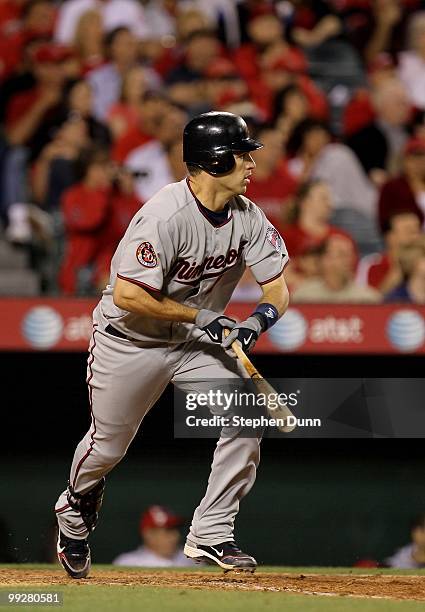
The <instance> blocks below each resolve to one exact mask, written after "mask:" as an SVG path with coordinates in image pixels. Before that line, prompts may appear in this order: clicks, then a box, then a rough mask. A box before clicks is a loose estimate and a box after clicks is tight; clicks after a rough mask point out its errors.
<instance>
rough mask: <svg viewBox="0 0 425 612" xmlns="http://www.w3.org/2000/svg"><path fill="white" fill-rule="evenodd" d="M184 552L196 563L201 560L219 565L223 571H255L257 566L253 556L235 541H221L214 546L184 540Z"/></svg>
mask: <svg viewBox="0 0 425 612" xmlns="http://www.w3.org/2000/svg"><path fill="white" fill-rule="evenodd" d="M184 554H185V555H186V557H189V559H193V560H194V561H195V562H197V563H200V562H202V561H203V562H205V563H208V564H209V565H214V564H216V565H219V566H220V567H222V568H223V569H224V571H225V572H229V571H230V570H239V571H243V572H255V570H256V567H257V561H256V560H255V559H254V557H251V556H250V555H247V554H246V553H244V552H242V551H241V549H240V548H239V547H238V546H237V545H236V544H235V542H222V543H221V544H215V545H214V546H203V545H201V544H194V543H193V542H186V545H185V547H184Z"/></svg>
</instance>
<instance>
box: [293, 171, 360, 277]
mask: <svg viewBox="0 0 425 612" xmlns="http://www.w3.org/2000/svg"><path fill="white" fill-rule="evenodd" d="M331 215H332V196H331V191H330V189H329V187H328V185H327V184H326V183H325V182H324V181H321V180H317V179H316V180H311V181H308V182H306V183H304V184H302V185H301V187H300V188H299V190H298V192H297V195H296V197H295V200H294V204H293V208H292V211H291V215H290V217H289V218H290V221H291V222H290V223H289V224H287V225H286V226H285V227H284V228H283V229H282V235H283V237H284V240H285V244H286V247H287V249H288V253H290V256H291V261H290V262H289V265H288V266H287V269H286V279H287V282H288V283H289V284H290V286H291V288H295V287H296V286H298V285H299V283H300V282H302V281H304V280H305V279H306V278H310V277H313V276H315V275H316V274H317V273H318V263H319V256H318V252H319V248H320V247H321V245H322V244H323V243H324V242H325V241H326V240H327V239H328V238H329V236H333V235H339V236H344V237H345V238H347V239H348V240H350V242H351V243H352V245H353V249H354V251H356V246H355V243H354V241H353V239H352V238H351V236H349V234H347V233H346V232H344V231H343V230H341V229H340V228H338V227H335V226H333V225H331V224H330V222H329V220H330V218H331Z"/></svg>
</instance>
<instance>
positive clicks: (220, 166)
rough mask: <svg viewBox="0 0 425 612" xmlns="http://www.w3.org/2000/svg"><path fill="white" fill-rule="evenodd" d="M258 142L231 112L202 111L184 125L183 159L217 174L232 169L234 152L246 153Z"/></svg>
mask: <svg viewBox="0 0 425 612" xmlns="http://www.w3.org/2000/svg"><path fill="white" fill-rule="evenodd" d="M262 146H263V145H262V144H261V142H257V141H256V140H254V139H253V138H250V137H249V132H248V127H247V125H246V123H245V121H244V120H243V119H242V117H238V115H234V114H233V113H220V112H211V113H203V114H202V115H198V116H197V117H194V118H193V119H192V120H191V121H189V123H188V124H187V125H186V127H185V128H184V132H183V161H185V162H186V163H187V164H190V165H192V166H198V167H199V168H201V169H202V170H205V172H208V174H212V175H213V176H217V175H220V174H227V172H230V171H231V170H233V168H234V166H235V158H234V157H233V154H234V153H236V152H243V153H248V152H249V151H255V149H260V148H261V147H262Z"/></svg>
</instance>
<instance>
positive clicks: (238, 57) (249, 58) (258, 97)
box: [234, 13, 327, 119]
mask: <svg viewBox="0 0 425 612" xmlns="http://www.w3.org/2000/svg"><path fill="white" fill-rule="evenodd" d="M248 33H249V36H250V39H251V42H249V43H246V44H244V45H242V46H241V47H240V48H239V49H238V50H237V51H236V52H235V54H234V61H235V64H236V67H237V69H238V71H239V73H240V74H241V76H242V77H243V78H244V79H245V81H246V83H247V85H248V88H249V93H250V97H251V99H252V100H253V102H254V103H255V104H256V105H257V106H258V107H259V108H260V109H261V110H262V111H263V113H264V114H265V116H266V118H267V119H271V117H272V114H273V101H274V96H275V95H276V92H278V91H280V90H281V89H282V88H284V87H286V86H287V85H290V84H294V83H295V84H297V85H298V86H299V87H300V88H301V89H302V91H303V93H304V95H306V96H307V98H308V100H309V102H310V105H311V107H312V108H314V109H315V110H314V113H315V115H316V116H321V117H324V116H326V114H327V101H326V97H325V95H324V94H323V93H322V92H321V91H320V90H319V89H318V88H317V87H316V86H315V85H314V83H313V81H312V80H311V79H310V78H309V77H307V76H306V74H305V73H306V71H307V61H306V58H305V56H304V54H303V52H302V51H300V50H299V49H297V48H296V47H294V46H291V45H289V44H288V42H287V41H286V40H285V37H284V32H283V26H282V24H281V22H280V21H279V19H278V17H276V16H275V15H273V14H272V13H266V14H262V15H258V16H256V17H255V18H253V19H252V20H251V21H250V22H249V24H248Z"/></svg>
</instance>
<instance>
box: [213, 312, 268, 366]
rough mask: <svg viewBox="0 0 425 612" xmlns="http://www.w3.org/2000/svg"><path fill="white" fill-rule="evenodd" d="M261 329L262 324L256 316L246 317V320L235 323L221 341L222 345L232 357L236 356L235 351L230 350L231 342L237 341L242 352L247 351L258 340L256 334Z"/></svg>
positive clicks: (259, 332) (258, 333)
mask: <svg viewBox="0 0 425 612" xmlns="http://www.w3.org/2000/svg"><path fill="white" fill-rule="evenodd" d="M262 331H263V325H262V324H261V322H260V320H259V319H258V318H257V317H256V316H251V317H248V318H247V320H246V321H242V323H238V324H237V325H235V326H234V327H233V329H232V331H231V332H230V334H229V335H228V336H227V338H225V339H224V341H223V342H222V345H221V346H222V347H223V348H224V350H225V351H226V353H228V354H229V355H231V356H232V357H236V355H235V352H234V351H233V350H232V344H233V342H235V340H236V341H237V342H239V344H240V345H241V347H242V350H243V351H244V353H249V351H250V350H252V349H253V348H254V345H255V343H256V342H257V340H258V336H259V335H260V334H261V332H262Z"/></svg>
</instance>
